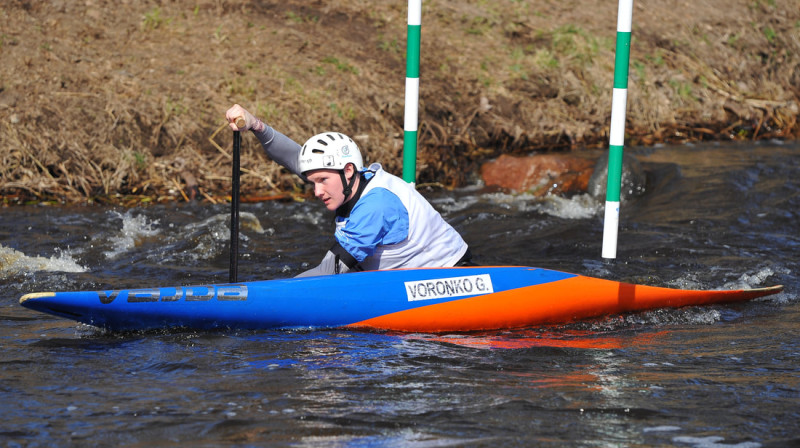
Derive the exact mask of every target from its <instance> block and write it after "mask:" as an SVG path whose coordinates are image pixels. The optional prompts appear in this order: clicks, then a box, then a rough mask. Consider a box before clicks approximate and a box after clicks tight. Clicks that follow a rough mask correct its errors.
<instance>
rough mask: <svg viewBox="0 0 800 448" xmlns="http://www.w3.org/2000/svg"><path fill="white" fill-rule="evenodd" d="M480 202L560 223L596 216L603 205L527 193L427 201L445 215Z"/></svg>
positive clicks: (582, 196)
mask: <svg viewBox="0 0 800 448" xmlns="http://www.w3.org/2000/svg"><path fill="white" fill-rule="evenodd" d="M482 202H483V203H490V204H492V205H495V206H499V207H502V208H505V209H508V210H514V211H521V212H530V211H534V212H540V213H543V214H547V215H550V216H554V217H556V218H563V219H587V218H591V217H593V216H596V215H597V214H598V213H599V212H600V211H602V210H603V204H602V203H600V202H599V201H597V200H596V199H594V198H593V197H592V196H591V195H589V194H579V195H575V196H571V197H562V196H558V195H551V194H548V195H546V196H536V195H533V194H530V193H519V194H510V193H503V192H496V193H485V194H481V195H477V196H471V195H470V196H463V197H461V198H459V199H458V200H456V199H454V198H442V199H435V200H432V201H431V203H433V204H434V205H435V206H436V207H437V208H439V209H441V210H442V211H444V212H446V213H453V212H459V211H463V210H466V209H468V208H470V207H472V206H474V205H475V204H479V203H482Z"/></svg>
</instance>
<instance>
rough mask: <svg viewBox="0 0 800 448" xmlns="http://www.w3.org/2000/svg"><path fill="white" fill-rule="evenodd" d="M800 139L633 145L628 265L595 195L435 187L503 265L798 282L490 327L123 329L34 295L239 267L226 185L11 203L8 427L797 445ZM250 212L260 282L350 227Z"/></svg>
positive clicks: (448, 440) (12, 431)
mask: <svg viewBox="0 0 800 448" xmlns="http://www.w3.org/2000/svg"><path fill="white" fill-rule="evenodd" d="M798 151H800V146H798V145H797V144H796V143H783V144H782V143H778V142H772V143H763V144H757V145H754V144H747V145H743V144H723V145H718V144H710V145H692V146H679V147H669V146H665V147H656V148H641V149H638V148H635V149H630V150H628V152H629V153H631V154H634V155H636V157H637V158H638V159H639V161H640V162H641V163H642V165H643V166H644V168H645V170H646V172H647V179H648V181H647V189H646V192H645V194H643V195H641V196H638V197H635V198H632V199H629V200H624V201H623V204H622V216H621V227H620V238H619V242H620V247H619V252H618V258H617V259H616V260H615V261H613V262H606V261H603V260H602V258H601V257H600V252H601V240H602V216H603V205H602V201H598V200H596V199H592V198H591V197H589V196H583V195H580V196H576V197H573V198H557V197H549V198H544V199H537V198H534V197H531V196H526V195H510V194H504V193H499V192H489V191H487V190H483V189H479V188H467V189H464V190H460V191H456V192H425V194H426V195H427V196H428V197H429V198H430V200H431V201H432V202H433V203H434V205H435V206H436V208H437V209H439V210H440V211H441V212H442V213H443V215H444V216H445V217H446V219H447V220H448V221H450V222H451V223H452V224H453V225H454V226H455V227H456V228H457V229H458V230H459V231H461V232H462V234H463V235H464V237H465V239H466V240H467V241H468V243H470V245H471V247H472V250H473V252H474V253H475V255H476V258H477V260H478V261H479V262H481V264H510V265H529V266H538V267H545V268H552V269H559V270H564V271H569V272H576V273H580V274H585V275H590V276H595V277H602V278H609V279H614V280H624V281H631V282H636V283H643V284H649V285H659V286H669V287H684V288H709V289H727V288H750V287H761V286H768V285H774V284H783V285H785V291H784V292H783V293H781V294H778V295H775V296H770V297H768V298H763V299H757V300H754V301H751V302H748V303H744V304H736V305H725V306H712V307H695V308H685V309H678V310H658V311H653V312H648V313H641V314H634V315H625V316H609V317H606V318H602V319H596V320H592V321H588V322H579V323H572V324H568V325H563V326H553V327H536V328H529V329H524V330H514V331H497V332H490V333H480V334H458V335H431V334H399V333H369V332H358V331H343V330H302V331H299V330H294V331H258V332H240V331H224V332H155V333H146V334H136V333H127V334H109V333H105V332H102V331H99V330H97V329H94V328H92V327H88V326H83V325H78V324H76V323H74V322H72V321H68V320H64V319H60V318H56V317H51V316H48V315H44V314H39V313H36V312H33V311H30V310H27V309H24V308H22V307H21V306H19V304H18V299H19V297H20V296H21V295H23V294H26V293H29V292H36V291H49V290H99V289H123V288H131V287H153V286H169V285H188V284H206V283H221V282H225V281H227V276H228V249H227V239H228V222H227V213H228V209H227V206H224V205H218V206H213V205H199V204H195V205H185V204H180V205H159V206H151V207H147V208H137V209H117V208H108V207H99V206H86V207H47V206H35V207H34V206H28V207H12V208H4V209H0V216H2V220H1V221H0V394H1V395H0V396H1V397H2V400H0V444H2V445H3V446H134V447H135V446H179V445H181V446H182V445H184V444H186V445H189V446H209V447H211V446H215V447H216V446H265V445H269V446H323V447H340V446H348V447H350V446H355V447H360V446H392V447H394V446H403V447H440V446H574V447H617V446H632V447H644V446H647V447H650V446H677V447H698V448H699V447H740V448H744V447H747V448H750V447H770V446H775V447H777V446H788V445H791V446H797V445H798V444H800V304H798V302H799V301H798V298H797V291H798V290H800V273H799V272H798V268H800V261H799V257H798V254H799V253H800V252H799V250H800V237H799V236H798V218H800V158H799V157H798V154H800V153H799V152H798ZM242 224H243V229H242V232H241V235H242V236H241V249H240V250H241V252H242V258H241V261H240V263H239V280H240V281H245V280H256V279H270V278H282V277H289V276H292V275H295V274H297V273H299V272H300V271H302V270H304V269H307V268H308V267H310V266H311V265H313V264H314V263H316V262H317V261H318V260H319V259H320V258H321V257H322V254H323V253H324V251H325V250H326V249H327V247H329V246H330V243H331V239H330V238H331V237H330V233H329V232H330V226H331V216H330V215H329V214H328V213H327V212H326V211H325V210H324V208H323V207H322V206H321V205H320V204H318V203H316V202H315V203H285V202H270V203H260V204H243V206H242ZM331 294H332V297H335V296H337V295H340V296H343V295H345V294H346V291H331ZM376 300H380V294H379V292H378V291H376Z"/></svg>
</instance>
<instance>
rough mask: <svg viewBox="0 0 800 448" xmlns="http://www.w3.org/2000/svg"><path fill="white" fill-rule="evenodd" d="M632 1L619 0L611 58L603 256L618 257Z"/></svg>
mask: <svg viewBox="0 0 800 448" xmlns="http://www.w3.org/2000/svg"><path fill="white" fill-rule="evenodd" d="M632 21H633V0H619V12H618V13H617V47H616V55H615V60H614V93H613V98H612V101H611V130H610V132H609V145H608V183H607V184H606V210H605V219H604V221H603V258H617V237H618V233H619V202H620V200H619V199H620V188H621V184H622V154H623V148H624V145H625V109H626V107H627V102H628V64H629V62H630V55H631V51H630V50H631V22H632Z"/></svg>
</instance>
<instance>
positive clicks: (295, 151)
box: [225, 104, 306, 181]
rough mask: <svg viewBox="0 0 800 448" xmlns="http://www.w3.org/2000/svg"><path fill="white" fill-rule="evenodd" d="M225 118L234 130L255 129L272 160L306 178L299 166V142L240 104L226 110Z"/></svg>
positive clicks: (254, 132) (255, 133)
mask: <svg viewBox="0 0 800 448" xmlns="http://www.w3.org/2000/svg"><path fill="white" fill-rule="evenodd" d="M225 118H226V119H227V120H228V123H229V126H230V128H231V129H232V130H234V131H244V130H248V129H249V130H251V131H253V135H255V136H256V138H257V139H258V141H259V142H261V147H263V148H264V152H266V153H267V155H268V156H269V157H270V158H271V159H272V160H274V161H275V162H277V163H278V164H279V165H281V166H283V167H284V168H286V169H287V170H289V171H291V172H292V173H294V174H296V175H298V176H300V178H302V179H303V180H304V181H305V180H306V177H305V176H303V175H302V174H301V173H300V171H299V169H298V166H297V156H298V155H299V154H300V149H302V147H301V146H300V145H299V144H298V143H297V142H295V141H294V140H292V139H290V138H289V137H287V136H285V135H283V134H281V133H280V132H278V131H276V130H275V129H273V128H272V127H270V126H269V125H267V124H266V123H264V122H263V121H261V120H259V119H258V118H256V117H255V115H253V114H251V113H250V112H249V111H247V109H245V108H244V107H242V106H240V105H238V104H234V105H233V106H232V107H231V108H230V109H228V111H227V112H225Z"/></svg>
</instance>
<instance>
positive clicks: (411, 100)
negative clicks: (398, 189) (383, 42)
mask: <svg viewBox="0 0 800 448" xmlns="http://www.w3.org/2000/svg"><path fill="white" fill-rule="evenodd" d="M421 29H422V0H408V40H407V43H406V102H405V118H404V124H403V180H404V181H406V182H408V183H412V184H413V183H414V182H415V181H416V177H417V129H418V120H419V47H420V44H419V42H420V36H421Z"/></svg>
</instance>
